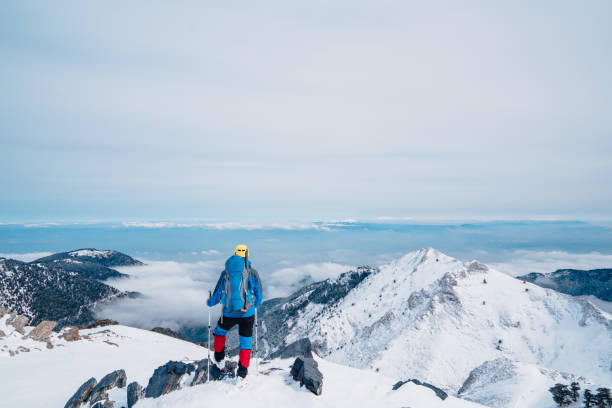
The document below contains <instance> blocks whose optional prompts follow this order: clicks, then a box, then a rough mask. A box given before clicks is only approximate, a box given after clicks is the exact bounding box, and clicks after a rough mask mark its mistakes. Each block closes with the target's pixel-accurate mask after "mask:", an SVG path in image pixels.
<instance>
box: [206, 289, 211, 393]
mask: <svg viewBox="0 0 612 408" xmlns="http://www.w3.org/2000/svg"><path fill="white" fill-rule="evenodd" d="M208 293H209V294H210V292H208ZM206 348H207V349H208V359H206V382H209V381H210V308H208V343H206Z"/></svg>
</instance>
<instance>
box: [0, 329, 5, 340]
mask: <svg viewBox="0 0 612 408" xmlns="http://www.w3.org/2000/svg"><path fill="white" fill-rule="evenodd" d="M3 337H6V334H5V333H4V332H3V331H2V330H0V339H1V338H3Z"/></svg>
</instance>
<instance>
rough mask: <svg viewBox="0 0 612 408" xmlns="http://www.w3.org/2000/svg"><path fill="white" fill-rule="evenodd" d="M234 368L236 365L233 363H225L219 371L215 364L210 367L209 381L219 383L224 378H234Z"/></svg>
mask: <svg viewBox="0 0 612 408" xmlns="http://www.w3.org/2000/svg"><path fill="white" fill-rule="evenodd" d="M236 368H238V363H236V362H235V361H229V360H228V361H226V362H225V367H224V368H223V370H220V369H219V367H217V366H216V365H215V364H211V365H210V379H211V381H219V380H222V379H224V378H235V377H236Z"/></svg>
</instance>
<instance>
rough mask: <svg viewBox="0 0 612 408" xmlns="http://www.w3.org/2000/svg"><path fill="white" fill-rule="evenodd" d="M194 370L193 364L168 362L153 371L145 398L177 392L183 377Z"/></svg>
mask: <svg viewBox="0 0 612 408" xmlns="http://www.w3.org/2000/svg"><path fill="white" fill-rule="evenodd" d="M194 370H195V366H194V365H193V364H185V363H183V362H180V361H168V362H167V363H166V364H164V365H163V366H160V367H158V368H156V369H155V371H154V372H153V376H152V377H151V378H150V379H149V384H148V385H147V388H146V391H145V397H146V398H157V397H159V396H161V395H164V394H168V393H170V392H172V391H175V390H178V389H179V388H180V387H181V380H182V379H183V377H184V376H186V375H189V374H191V373H192V372H193V371H194Z"/></svg>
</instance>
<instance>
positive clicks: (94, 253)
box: [68, 249, 115, 258]
mask: <svg viewBox="0 0 612 408" xmlns="http://www.w3.org/2000/svg"><path fill="white" fill-rule="evenodd" d="M68 254H69V255H70V256H73V257H88V258H108V257H110V256H112V255H113V254H115V251H108V250H105V251H101V250H98V249H79V250H76V251H72V252H69V253H68Z"/></svg>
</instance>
